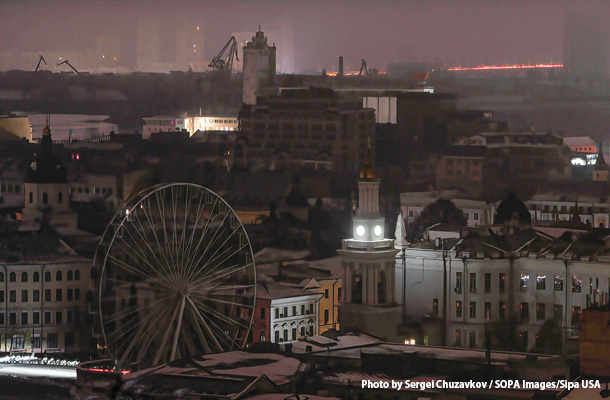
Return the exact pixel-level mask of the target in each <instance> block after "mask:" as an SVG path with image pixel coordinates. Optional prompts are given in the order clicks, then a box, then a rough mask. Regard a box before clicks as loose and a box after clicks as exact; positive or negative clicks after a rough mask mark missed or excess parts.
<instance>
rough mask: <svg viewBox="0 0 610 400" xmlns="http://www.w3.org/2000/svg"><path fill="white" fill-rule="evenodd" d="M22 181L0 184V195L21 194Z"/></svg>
mask: <svg viewBox="0 0 610 400" xmlns="http://www.w3.org/2000/svg"><path fill="white" fill-rule="evenodd" d="M22 185H23V184H22V183H15V184H13V183H2V184H0V195H1V194H4V193H6V194H13V193H14V194H21V186H22Z"/></svg>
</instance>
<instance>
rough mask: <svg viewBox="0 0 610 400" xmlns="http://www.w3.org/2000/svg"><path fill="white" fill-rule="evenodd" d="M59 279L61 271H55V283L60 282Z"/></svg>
mask: <svg viewBox="0 0 610 400" xmlns="http://www.w3.org/2000/svg"><path fill="white" fill-rule="evenodd" d="M61 279H62V273H61V271H57V273H56V274H55V280H56V281H57V282H60V281H61Z"/></svg>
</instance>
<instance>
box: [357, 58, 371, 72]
mask: <svg viewBox="0 0 610 400" xmlns="http://www.w3.org/2000/svg"><path fill="white" fill-rule="evenodd" d="M362 71H364V73H365V75H367V76H368V74H369V69H368V68H367V67H366V61H365V60H364V58H363V59H362V65H360V73H359V74H358V75H362Z"/></svg>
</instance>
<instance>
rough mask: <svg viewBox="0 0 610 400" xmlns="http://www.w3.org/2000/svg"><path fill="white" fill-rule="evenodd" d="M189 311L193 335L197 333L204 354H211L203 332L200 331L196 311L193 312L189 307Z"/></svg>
mask: <svg viewBox="0 0 610 400" xmlns="http://www.w3.org/2000/svg"><path fill="white" fill-rule="evenodd" d="M189 310H190V312H191V318H192V319H193V323H192V326H193V329H194V330H195V333H197V337H198V338H199V342H200V343H201V345H202V346H203V350H204V351H205V352H206V353H211V352H212V349H211V348H210V345H209V344H208V341H207V339H206V338H205V335H204V334H203V331H202V330H201V326H200V325H199V321H198V317H197V314H198V313H197V311H196V310H193V308H192V307H189Z"/></svg>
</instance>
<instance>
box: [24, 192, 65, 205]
mask: <svg viewBox="0 0 610 400" xmlns="http://www.w3.org/2000/svg"><path fill="white" fill-rule="evenodd" d="M29 201H30V204H33V203H34V193H33V192H30V193H29ZM63 202H64V194H63V192H58V193H57V203H58V204H61V203H63ZM42 204H49V194H48V193H47V192H43V193H42Z"/></svg>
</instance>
